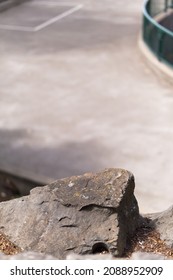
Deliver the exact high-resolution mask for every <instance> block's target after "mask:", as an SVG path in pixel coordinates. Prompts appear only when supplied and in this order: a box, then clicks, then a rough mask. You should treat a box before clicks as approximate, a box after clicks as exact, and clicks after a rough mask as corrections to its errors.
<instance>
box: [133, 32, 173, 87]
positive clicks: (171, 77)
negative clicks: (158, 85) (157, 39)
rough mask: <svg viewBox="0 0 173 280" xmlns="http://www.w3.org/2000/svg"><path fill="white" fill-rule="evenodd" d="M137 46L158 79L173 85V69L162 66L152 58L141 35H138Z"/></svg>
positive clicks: (152, 55) (162, 63)
mask: <svg viewBox="0 0 173 280" xmlns="http://www.w3.org/2000/svg"><path fill="white" fill-rule="evenodd" d="M138 46H139V49H140V51H141V53H142V54H143V56H144V57H145V58H146V61H147V64H148V65H149V67H150V68H151V69H152V70H153V71H154V72H155V73H156V74H157V75H158V76H160V77H162V78H163V77H164V79H165V80H166V81H167V82H169V83H171V84H173V69H171V68H170V67H169V66H167V65H166V64H164V62H160V61H159V60H158V59H157V57H155V56H154V54H153V53H152V52H151V51H150V49H149V48H148V47H147V45H146V44H145V42H144V41H143V39H142V35H141V34H140V36H139V40H138Z"/></svg>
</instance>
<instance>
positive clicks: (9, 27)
mask: <svg viewBox="0 0 173 280" xmlns="http://www.w3.org/2000/svg"><path fill="white" fill-rule="evenodd" d="M0 29H4V30H15V31H26V32H33V31H34V28H32V27H26V26H18V25H1V24H0Z"/></svg>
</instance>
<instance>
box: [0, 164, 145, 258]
mask: <svg viewBox="0 0 173 280" xmlns="http://www.w3.org/2000/svg"><path fill="white" fill-rule="evenodd" d="M134 187H135V184H134V176H133V174H132V173H130V172H128V171H126V170H123V169H106V170H104V171H102V172H99V173H96V174H92V173H87V174H84V175H81V176H73V177H70V178H64V179H60V180H57V181H55V182H53V183H51V184H49V185H47V186H44V187H36V188H34V189H32V190H31V192H30V195H28V196H23V197H21V198H17V199H13V200H10V201H6V202H1V203H0V231H1V232H2V233H4V234H5V235H7V236H8V238H9V239H10V241H12V242H13V243H15V244H16V245H17V246H19V247H20V248H22V249H24V250H30V251H31V250H32V251H35V252H39V253H45V254H50V255H52V256H55V257H56V258H58V259H65V258H66V256H67V255H68V254H69V253H77V254H82V255H83V254H92V253H99V252H103V251H106V252H109V253H111V254H112V255H113V256H121V255H122V254H123V252H124V248H125V247H126V242H127V237H128V238H129V236H131V235H133V233H134V232H135V230H136V228H137V227H138V226H139V223H140V215H139V209H138V204H137V201H136V198H135V196H134Z"/></svg>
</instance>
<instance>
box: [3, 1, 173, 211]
mask: <svg viewBox="0 0 173 280" xmlns="http://www.w3.org/2000/svg"><path fill="white" fill-rule="evenodd" d="M32 2H34V3H35V4H36V6H37V4H38V2H40V3H39V5H40V6H39V7H40V8H39V9H38V7H37V11H38V10H42V11H43V10H44V12H43V13H42V14H39V12H37V13H36V10H35V8H34V7H36V6H34V4H32ZM32 2H31V4H29V3H26V4H23V5H21V6H18V7H14V8H12V9H10V10H8V11H6V12H4V13H3V14H1V15H0V38H1V41H0V92H1V95H0V96H1V102H0V168H1V169H3V168H4V169H5V168H8V169H11V170H15V172H19V173H20V172H21V173H29V174H34V175H36V176H47V177H51V178H53V179H56V178H62V177H66V176H71V175H76V174H82V173H84V172H88V171H89V172H90V171H98V170H102V169H104V168H107V167H119V168H126V169H128V170H130V171H132V172H133V173H134V175H135V178H136V190H135V194H136V197H137V199H138V202H139V207H140V210H141V212H143V213H147V212H156V211H161V210H165V209H166V208H167V207H169V206H170V205H172V203H173V173H172V170H173V125H172V120H173V90H172V86H171V84H169V82H167V81H165V80H164V79H162V77H160V76H157V75H156V74H155V73H154V72H152V70H150V69H149V67H148V65H147V64H146V62H145V59H144V57H143V56H142V54H141V52H140V51H139V48H138V43H137V42H138V36H139V32H140V29H141V7H142V0H133V1H131V0H121V1H114V0H107V1H104V0H100V1H97V0H75V1H71V0H68V1H67V2H66V1H55V0H54V1H49V6H48V5H46V4H44V5H43V3H42V1H38V0H37V1H32ZM53 2H54V4H53ZM55 2H56V3H55ZM47 3H48V2H47ZM51 3H52V6H51ZM65 3H66V4H65ZM55 4H58V5H55ZM78 4H79V5H81V4H82V5H83V6H82V8H80V9H78V11H76V12H73V13H71V14H70V13H69V15H68V12H66V11H69V10H70V9H73V8H74V7H76V6H77V5H78ZM31 5H33V6H32V11H31ZM46 6H47V8H46ZM51 7H52V8H51ZM45 9H47V13H46V12H45ZM38 14H39V15H38ZM62 14H64V16H62V17H60V15H62ZM65 14H67V16H65ZM49 16H50V19H52V18H54V19H55V20H53V22H52V24H49V25H47V26H46V27H44V28H42V29H41V30H40V31H36V29H34V30H31V27H32V28H36V26H40V25H41V24H44V23H45V22H47V21H49V20H50V19H49ZM56 18H57V20H56ZM35 20H37V21H39V22H37V23H34V25H33V22H34V21H35ZM12 26H13V28H12ZM14 26H15V28H14ZM19 26H20V27H21V26H22V27H28V26H29V27H30V29H29V30H28V31H26V30H25V31H21V30H19V29H20V28H19ZM17 28H19V29H18V30H12V29H17ZM21 29H22V28H21ZM24 29H25V28H24Z"/></svg>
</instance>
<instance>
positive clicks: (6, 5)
mask: <svg viewBox="0 0 173 280" xmlns="http://www.w3.org/2000/svg"><path fill="white" fill-rule="evenodd" d="M26 1H29V0H7V1H5V2H2V3H0V12H3V11H5V10H7V9H10V8H12V7H14V6H17V5H20V4H22V3H23V2H26Z"/></svg>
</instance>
